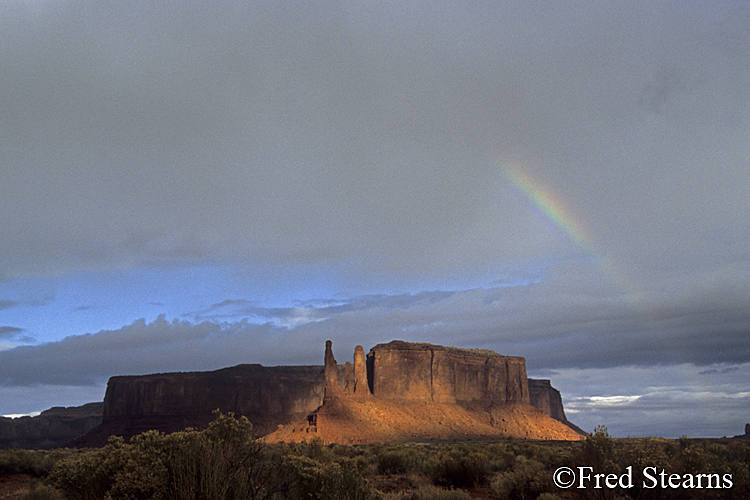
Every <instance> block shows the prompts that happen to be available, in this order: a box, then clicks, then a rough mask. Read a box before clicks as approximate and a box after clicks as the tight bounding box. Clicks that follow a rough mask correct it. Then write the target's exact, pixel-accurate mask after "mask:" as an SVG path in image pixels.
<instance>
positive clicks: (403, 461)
mask: <svg viewBox="0 0 750 500" xmlns="http://www.w3.org/2000/svg"><path fill="white" fill-rule="evenodd" d="M377 464H378V466H377V470H378V474H404V473H405V472H406V470H407V468H408V466H409V457H408V455H407V454H406V451H405V450H387V451H383V452H382V453H380V454H379V455H378V456H377Z"/></svg>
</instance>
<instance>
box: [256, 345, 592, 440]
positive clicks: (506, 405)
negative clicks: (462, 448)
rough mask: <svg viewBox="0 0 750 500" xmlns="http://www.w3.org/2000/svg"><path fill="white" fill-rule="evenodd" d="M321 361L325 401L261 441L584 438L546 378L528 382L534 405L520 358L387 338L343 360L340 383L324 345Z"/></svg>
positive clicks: (524, 366) (338, 371) (486, 351)
mask: <svg viewBox="0 0 750 500" xmlns="http://www.w3.org/2000/svg"><path fill="white" fill-rule="evenodd" d="M324 361H325V366H324V373H325V394H324V398H323V404H322V405H321V406H320V407H319V408H317V409H316V410H315V411H313V412H311V413H310V414H309V415H307V416H306V417H305V418H303V419H300V420H298V421H297V422H295V423H293V424H291V425H286V426H280V427H279V429H277V430H276V431H275V432H273V433H271V434H269V435H267V436H266V437H265V439H266V440H267V441H269V442H274V441H304V440H307V439H311V438H313V437H316V436H317V437H319V438H320V439H322V441H323V442H324V443H334V442H335V443H341V444H351V443H371V442H400V441H415V440H454V439H489V438H501V437H513V438H524V439H555V440H578V439H581V438H582V437H583V433H582V432H581V431H580V429H578V428H577V427H575V426H574V425H572V424H570V423H569V422H568V421H567V420H566V419H565V416H564V412H563V409H562V402H561V400H560V397H559V392H557V391H556V390H554V389H553V388H552V387H551V385H550V384H549V381H548V380H543V381H535V382H534V383H533V384H532V386H533V391H531V393H534V395H535V400H536V401H537V402H539V403H541V404H540V405H539V406H541V408H539V407H535V406H532V404H531V403H532V400H531V396H530V394H531V393H530V390H529V386H530V384H529V379H528V378H527V376H526V360H525V359H524V358H522V357H517V356H502V355H500V354H497V353H495V352H493V351H489V350H483V349H460V348H455V347H443V346H437V345H432V344H424V343H409V342H403V341H392V342H390V343H388V344H378V345H376V346H375V347H373V348H372V349H371V350H370V352H369V354H368V355H367V358H366V359H365V358H364V350H363V349H362V347H361V346H357V347H356V349H355V354H354V363H353V365H352V364H351V363H349V362H347V363H346V368H345V370H344V377H343V379H344V380H343V386H342V382H341V377H340V370H339V369H338V365H337V362H336V359H335V357H334V355H333V349H332V343H331V341H330V340H329V341H327V342H326V350H325V355H324ZM555 393H556V397H555ZM553 413H554V414H555V417H558V418H553V416H552V414H553ZM559 417H561V418H559Z"/></svg>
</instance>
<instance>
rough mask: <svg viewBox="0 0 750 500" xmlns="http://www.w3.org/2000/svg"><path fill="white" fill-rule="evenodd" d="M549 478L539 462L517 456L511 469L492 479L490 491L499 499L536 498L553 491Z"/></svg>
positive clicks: (547, 472) (548, 474)
mask: <svg viewBox="0 0 750 500" xmlns="http://www.w3.org/2000/svg"><path fill="white" fill-rule="evenodd" d="M551 476H552V474H551V473H549V471H547V470H546V469H545V468H544V465H543V464H542V463H541V462H539V461H537V460H534V459H533V458H526V456H524V455H519V456H517V457H516V459H515V463H514V464H513V467H512V468H511V469H508V470H506V471H505V472H500V473H498V474H496V475H495V476H494V477H493V478H492V482H491V484H490V490H491V491H492V496H493V497H494V498H499V499H516V498H537V496H539V495H541V494H542V493H550V492H552V491H554V485H553V484H552V479H551Z"/></svg>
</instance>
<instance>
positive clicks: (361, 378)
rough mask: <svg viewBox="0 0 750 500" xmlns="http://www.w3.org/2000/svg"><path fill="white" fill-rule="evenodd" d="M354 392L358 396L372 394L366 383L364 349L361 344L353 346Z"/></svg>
mask: <svg viewBox="0 0 750 500" xmlns="http://www.w3.org/2000/svg"><path fill="white" fill-rule="evenodd" d="M354 394H355V395H356V396H359V397H368V396H372V393H371V392H370V385H369V384H368V383H367V360H366V358H365V349H364V348H363V347H362V346H361V345H358V346H357V347H355V348H354Z"/></svg>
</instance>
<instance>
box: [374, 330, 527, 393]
mask: <svg viewBox="0 0 750 500" xmlns="http://www.w3.org/2000/svg"><path fill="white" fill-rule="evenodd" d="M367 363H368V375H369V379H370V384H371V387H372V394H373V395H374V396H376V397H380V398H385V399H397V400H410V401H431V402H433V403H457V402H471V401H486V402H488V403H504V402H516V403H529V385H528V379H527V378H526V360H525V359H524V358H521V357H514V356H501V355H499V354H497V353H495V352H492V351H487V350H479V349H459V348H455V347H443V346H437V345H432V344H412V343H408V342H402V341H398V340H396V341H393V342H390V343H388V344H378V345H376V346H375V347H373V348H372V349H371V350H370V353H369V354H368V357H367Z"/></svg>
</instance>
